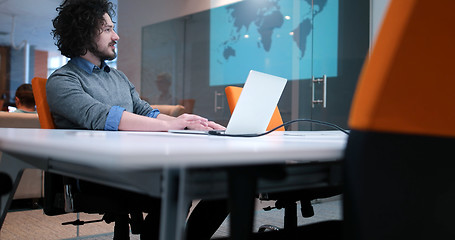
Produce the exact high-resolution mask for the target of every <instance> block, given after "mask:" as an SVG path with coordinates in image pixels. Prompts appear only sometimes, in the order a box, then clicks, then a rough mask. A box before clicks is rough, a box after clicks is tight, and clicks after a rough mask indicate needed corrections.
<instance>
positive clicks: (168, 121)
mask: <svg viewBox="0 0 455 240" xmlns="http://www.w3.org/2000/svg"><path fill="white" fill-rule="evenodd" d="M184 128H188V129H193V130H213V129H224V127H223V126H221V125H218V124H216V123H214V122H211V121H208V120H207V119H206V118H203V117H200V116H197V115H193V114H183V115H180V116H178V117H171V116H168V115H165V114H162V113H161V114H159V115H158V117H157V118H149V117H146V116H141V115H137V114H134V113H130V112H127V111H124V112H123V114H122V118H121V119H120V124H119V126H118V130H123V131H168V130H177V129H184Z"/></svg>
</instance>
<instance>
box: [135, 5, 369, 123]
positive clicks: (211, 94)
mask: <svg viewBox="0 0 455 240" xmlns="http://www.w3.org/2000/svg"><path fill="white" fill-rule="evenodd" d="M368 44H369V3H368V2H367V1H361V2H358V1H354V0H330V1H328V0H304V1H302V0H300V1H295V0H280V1H276V0H245V1H242V2H237V3H234V4H231V5H227V6H222V7H218V8H213V9H211V10H208V11H204V12H200V13H196V14H192V15H189V16H185V17H181V18H178V19H172V20H169V21H165V22H161V23H157V24H153V25H149V26H146V27H144V28H143V30H142V68H141V69H142V79H141V86H142V87H141V95H142V97H143V98H146V99H147V100H149V102H150V103H151V104H179V103H180V104H184V105H186V106H185V107H186V108H187V110H188V111H190V112H194V113H197V114H200V115H203V116H207V117H209V118H210V119H213V120H215V121H218V122H220V123H222V124H226V123H227V121H228V120H229V117H230V113H229V108H228V106H227V102H226V100H225V96H224V88H225V87H226V86H228V85H236V86H242V85H243V83H244V82H245V80H246V77H247V75H248V72H249V70H251V69H253V70H256V71H261V72H265V73H269V74H273V75H277V76H281V77H284V78H287V79H288V80H289V81H288V83H287V86H286V88H285V90H284V92H283V95H282V97H281V99H280V102H279V104H278V107H279V108H280V112H281V114H282V117H283V120H284V121H288V120H292V119H297V118H311V119H317V120H323V121H328V122H332V123H335V124H338V125H340V126H342V127H347V118H348V114H349V108H350V102H351V100H352V95H353V92H354V90H355V85H356V83H357V78H358V75H359V73H360V69H361V67H362V64H363V61H364V59H365V57H366V54H367V51H368ZM324 76H325V77H324ZM322 79H326V80H325V81H323V80H322ZM191 104H192V105H191ZM289 129H293V130H308V129H324V128H321V127H316V126H311V125H309V124H306V123H302V124H295V125H293V126H291V127H290V128H289Z"/></svg>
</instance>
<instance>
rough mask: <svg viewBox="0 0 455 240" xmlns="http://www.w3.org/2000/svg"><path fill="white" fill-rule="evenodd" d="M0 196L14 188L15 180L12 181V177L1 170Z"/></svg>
mask: <svg viewBox="0 0 455 240" xmlns="http://www.w3.org/2000/svg"><path fill="white" fill-rule="evenodd" d="M0 183H2V184H0V196H1V195H3V194H6V193H9V191H11V189H12V188H13V182H12V181H11V177H10V176H9V175H8V174H6V173H3V172H0Z"/></svg>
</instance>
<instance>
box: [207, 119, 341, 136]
mask: <svg viewBox="0 0 455 240" xmlns="http://www.w3.org/2000/svg"><path fill="white" fill-rule="evenodd" d="M295 122H311V123H315V124H319V125H324V126H328V127H331V128H334V129H336V130H339V131H341V132H343V133H345V134H347V135H349V132H348V131H347V130H345V129H343V128H341V127H339V126H337V125H335V124H333V123H329V122H324V121H319V120H313V119H306V118H301V119H294V120H291V121H288V122H285V123H283V124H281V125H279V126H278V127H275V128H273V129H271V130H269V131H267V132H264V133H258V134H224V133H220V132H218V131H209V134H211V135H221V136H227V137H260V136H264V135H267V134H269V133H271V132H274V131H276V130H277V129H278V128H281V127H286V126H288V125H291V124H292V123H295Z"/></svg>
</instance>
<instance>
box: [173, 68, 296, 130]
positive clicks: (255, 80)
mask: <svg viewBox="0 0 455 240" xmlns="http://www.w3.org/2000/svg"><path fill="white" fill-rule="evenodd" d="M286 82H287V79H285V78H281V77H277V76H273V75H270V74H266V73H262V72H257V71H253V70H251V71H250V73H249V74H248V78H247V79H246V82H245V85H244V86H243V90H242V93H241V94H240V97H239V100H238V101H237V104H236V106H235V109H234V111H233V113H232V116H231V119H230V120H229V123H228V125H227V127H226V130H225V131H224V134H229V135H248V134H259V133H263V132H265V131H266V129H267V126H268V125H269V122H270V119H271V118H272V115H273V112H274V111H275V108H276V106H277V104H278V101H279V100H280V97H281V94H282V93H283V90H284V87H285V85H286ZM169 132H173V133H196V134H213V135H223V133H222V132H219V131H193V130H169Z"/></svg>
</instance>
